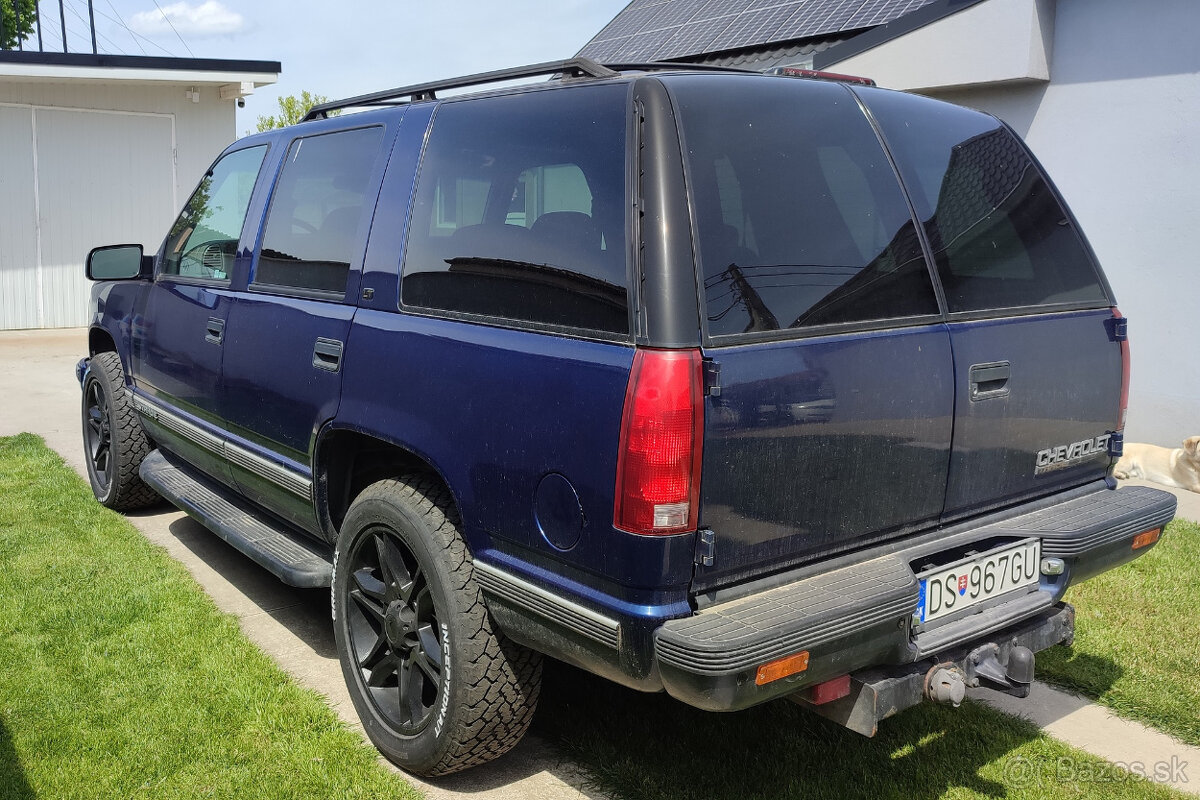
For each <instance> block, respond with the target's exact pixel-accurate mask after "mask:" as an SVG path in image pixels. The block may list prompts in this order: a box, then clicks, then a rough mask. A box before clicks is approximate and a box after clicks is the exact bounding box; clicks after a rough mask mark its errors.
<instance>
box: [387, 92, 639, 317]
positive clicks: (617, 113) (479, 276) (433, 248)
mask: <svg viewBox="0 0 1200 800" xmlns="http://www.w3.org/2000/svg"><path fill="white" fill-rule="evenodd" d="M627 96H628V87H627V86H625V85H620V84H618V85H609V86H591V87H580V88H576V89H562V90H553V91H540V92H529V93H525V94H518V95H509V96H503V97H492V98H485V99H479V100H469V101H463V102H450V103H446V104H444V105H443V106H442V107H441V108H440V109H438V112H437V116H436V117H435V119H434V124H433V131H432V133H431V134H430V137H429V144H428V145H427V147H426V150H425V158H424V162H423V163H422V165H421V173H420V177H419V179H418V181H417V189H416V199H415V202H414V206H413V215H412V223H411V225H410V226H409V239H408V247H407V251H406V253H405V258H404V277H403V283H402V288H401V297H402V299H403V302H404V304H405V305H407V306H417V307H421V308H428V309H434V310H444V311H451V312H460V313H467V314H479V315H483V316H487V317H492V318H502V319H508V320H513V321H516V322H521V323H532V324H534V325H553V326H556V327H567V328H577V329H581V330H591V331H602V332H606V333H627V332H628V330H629V318H628V308H629V303H628V292H627V286H626V284H627V278H626V264H627V261H628V259H627V256H626V253H627V248H626V232H625V227H626V221H625V210H626V207H627V203H626V196H627V195H626V189H625V182H626V181H625V138H626V135H625V131H626V109H627V106H628V103H627V101H626V98H627Z"/></svg>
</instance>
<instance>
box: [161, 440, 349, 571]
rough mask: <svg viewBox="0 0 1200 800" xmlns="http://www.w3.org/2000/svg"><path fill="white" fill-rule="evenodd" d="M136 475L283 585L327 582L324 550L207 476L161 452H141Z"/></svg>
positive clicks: (327, 559)
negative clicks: (169, 459) (174, 462)
mask: <svg viewBox="0 0 1200 800" xmlns="http://www.w3.org/2000/svg"><path fill="white" fill-rule="evenodd" d="M140 474H141V477H142V480H143V481H145V482H146V483H147V484H148V485H149V486H150V487H151V488H152V489H154V491H156V492H158V493H159V494H161V495H162V496H163V497H165V498H166V499H167V500H169V501H171V502H172V503H174V504H175V505H176V506H178V507H179V508H180V509H181V510H183V511H185V512H187V514H188V516H190V517H192V518H193V519H195V520H196V521H197V522H199V523H200V524H201V525H203V526H204V527H206V528H208V529H209V530H210V531H212V532H213V533H215V534H217V536H220V537H221V538H222V539H224V540H225V541H226V542H228V543H229V544H231V545H233V546H234V547H235V548H237V549H238V550H240V551H241V552H242V553H244V554H245V555H247V556H249V557H250V559H251V560H253V561H254V562H255V563H257V564H258V565H259V566H261V567H263V568H264V569H266V570H267V571H268V572H270V573H272V574H273V575H275V576H276V577H278V578H279V580H281V581H283V582H284V583H286V584H289V585H291V586H299V587H301V588H320V587H327V586H329V585H330V584H331V583H332V582H333V564H332V563H331V559H330V556H329V555H328V554H326V553H322V552H320V551H319V549H318V548H319V547H320V545H318V544H316V543H315V542H313V543H309V542H305V541H301V534H298V533H292V532H291V531H289V530H288V529H287V528H286V527H285V526H284V525H282V524H280V523H279V522H276V521H275V520H273V519H272V518H271V517H269V516H268V515H266V514H265V513H263V512H261V511H258V510H255V509H252V508H251V507H250V506H249V505H248V504H247V503H246V502H245V501H243V500H239V499H237V498H235V497H233V496H231V495H230V493H229V492H228V491H227V490H225V489H223V488H220V487H219V486H217V485H216V484H215V483H213V482H211V481H210V480H207V479H205V478H202V477H200V476H198V475H196V474H194V473H192V472H190V471H189V472H185V471H184V470H183V469H182V468H180V467H177V466H175V465H174V464H172V463H171V462H170V461H168V460H167V458H166V456H164V455H163V453H162V451H161V450H155V451H154V452H152V453H151V454H150V455H148V456H146V458H145V460H144V461H142V467H141V470H140Z"/></svg>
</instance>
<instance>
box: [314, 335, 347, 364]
mask: <svg viewBox="0 0 1200 800" xmlns="http://www.w3.org/2000/svg"><path fill="white" fill-rule="evenodd" d="M312 365H313V366H314V367H316V368H317V369H323V370H327V371H329V372H337V371H338V370H339V369H341V368H342V343H341V342H339V341H338V340H337V339H326V338H324V337H320V338H318V339H317V343H316V344H315V345H313V360H312Z"/></svg>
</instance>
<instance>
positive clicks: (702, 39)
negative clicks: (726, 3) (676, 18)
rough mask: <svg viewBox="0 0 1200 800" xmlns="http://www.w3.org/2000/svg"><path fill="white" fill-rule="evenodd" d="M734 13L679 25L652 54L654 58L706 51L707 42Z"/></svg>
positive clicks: (719, 33)
mask: <svg viewBox="0 0 1200 800" xmlns="http://www.w3.org/2000/svg"><path fill="white" fill-rule="evenodd" d="M736 16H737V15H736V14H734V15H730V16H727V17H719V18H717V19H706V20H701V21H700V22H691V23H688V24H687V25H683V26H681V27H680V28H679V29H678V30H677V31H676V33H675V35H674V36H672V37H671V38H670V39H668V40H667V42H666V44H664V45H663V47H662V49H661V50H659V51H658V52H657V53H655V54H654V60H655V61H660V60H662V59H665V58H677V57H679V56H691V55H695V54H697V53H703V52H706V51H707V49H708V43H709V42H711V41H712V40H713V39H715V38H717V37H718V36H720V35H721V34H722V33H724V32H725V29H726V28H728V27H729V25H730V23H732V22H733V20H734V19H735V18H736Z"/></svg>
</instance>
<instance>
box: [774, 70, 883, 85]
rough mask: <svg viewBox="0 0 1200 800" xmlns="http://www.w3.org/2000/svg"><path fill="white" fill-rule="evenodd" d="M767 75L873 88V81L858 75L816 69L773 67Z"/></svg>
mask: <svg viewBox="0 0 1200 800" xmlns="http://www.w3.org/2000/svg"><path fill="white" fill-rule="evenodd" d="M767 74H768V75H784V76H787V77H789V78H812V79H815V80H818V81H836V82H837V83H854V84H858V85H859V86H874V85H875V81H873V80H871V79H870V78H863V77H860V76H858V75H843V74H842V73H840V72H825V71H823V70H818V69H804V68H803V67H774V68H773V69H769V70H767Z"/></svg>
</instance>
